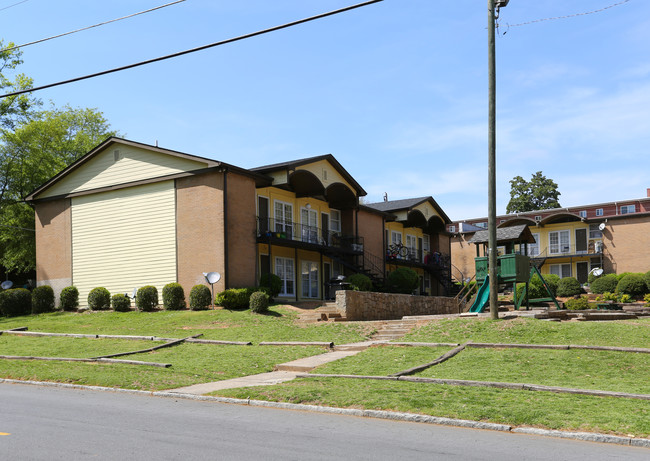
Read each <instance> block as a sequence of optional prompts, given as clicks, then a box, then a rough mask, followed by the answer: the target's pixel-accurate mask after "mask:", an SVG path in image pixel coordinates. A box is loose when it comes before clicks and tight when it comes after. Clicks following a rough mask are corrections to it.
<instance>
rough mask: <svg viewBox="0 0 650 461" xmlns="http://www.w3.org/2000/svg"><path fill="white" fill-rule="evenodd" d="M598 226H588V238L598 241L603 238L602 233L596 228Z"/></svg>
mask: <svg viewBox="0 0 650 461" xmlns="http://www.w3.org/2000/svg"><path fill="white" fill-rule="evenodd" d="M598 226H599V224H589V238H590V239H599V238H603V232H602V231H601V230H600V229H599V228H598Z"/></svg>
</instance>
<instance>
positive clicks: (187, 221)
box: [176, 172, 225, 297]
mask: <svg viewBox="0 0 650 461" xmlns="http://www.w3.org/2000/svg"><path fill="white" fill-rule="evenodd" d="M223 236H224V213H223V173H218V172H210V173H206V174H202V175H197V176H190V177H187V178H182V179H177V180H176V245H177V271H178V283H180V284H181V285H182V286H183V290H185V296H186V297H189V294H190V290H191V289H192V287H193V286H194V285H198V284H205V285H206V286H209V285H208V284H207V283H206V281H205V278H204V276H203V272H212V271H214V272H219V273H220V274H221V275H222V278H221V280H220V281H219V283H217V284H215V286H214V290H215V293H216V292H217V291H222V290H224V289H225V284H224V283H225V282H224V278H223V274H224V273H225V263H224V239H223Z"/></svg>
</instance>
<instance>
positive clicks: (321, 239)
mask: <svg viewBox="0 0 650 461" xmlns="http://www.w3.org/2000/svg"><path fill="white" fill-rule="evenodd" d="M257 236H258V238H264V237H266V238H268V239H274V240H291V241H294V242H303V243H311V244H315V245H320V246H323V247H332V248H342V249H346V250H351V251H358V252H363V238H361V237H355V236H351V235H344V234H342V233H341V232H335V231H327V232H323V230H322V229H321V228H319V227H316V226H308V225H305V224H301V223H296V222H292V221H285V220H276V219H274V218H259V217H258V218H257Z"/></svg>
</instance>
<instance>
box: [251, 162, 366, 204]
mask: <svg viewBox="0 0 650 461" xmlns="http://www.w3.org/2000/svg"><path fill="white" fill-rule="evenodd" d="M321 160H325V161H327V162H329V163H330V164H331V165H332V166H333V167H334V169H335V170H336V171H337V172H338V173H339V174H340V175H341V176H342V177H343V178H344V179H345V180H346V181H347V182H348V183H349V184H350V185H351V186H352V187H354V188H355V190H356V192H357V195H358V196H364V195H367V192H366V191H365V190H364V189H363V187H361V185H360V184H359V183H358V182H357V181H356V180H355V179H354V178H353V177H352V175H351V174H350V173H348V171H347V170H346V169H345V168H343V165H341V164H340V163H339V161H338V160H336V158H334V156H333V155H332V154H325V155H318V156H315V157H307V158H301V159H297V160H290V161H288V162H280V163H274V164H271V165H264V166H259V167H256V168H251V169H250V171H253V172H256V173H262V174H268V173H271V172H273V171H279V170H294V169H296V168H298V167H300V166H303V165H308V164H310V163H316V162H319V161H321Z"/></svg>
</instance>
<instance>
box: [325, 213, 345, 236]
mask: <svg viewBox="0 0 650 461" xmlns="http://www.w3.org/2000/svg"><path fill="white" fill-rule="evenodd" d="M326 214H327V216H329V223H330V232H338V233H341V228H342V227H343V226H342V224H343V223H341V220H342V219H343V218H342V217H341V210H336V209H334V208H330V212H329V213H326ZM333 214H338V216H339V219H338V220H336V219H332V215H333ZM333 222H338V229H335V228H334V227H333V226H332V223H333Z"/></svg>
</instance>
